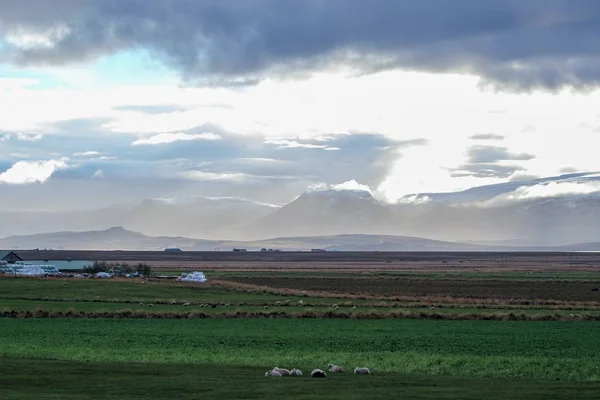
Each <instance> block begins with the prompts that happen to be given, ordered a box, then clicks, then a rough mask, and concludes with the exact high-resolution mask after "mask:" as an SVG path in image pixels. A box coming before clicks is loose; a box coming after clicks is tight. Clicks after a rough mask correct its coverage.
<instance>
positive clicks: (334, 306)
mask: <svg viewBox="0 0 600 400" xmlns="http://www.w3.org/2000/svg"><path fill="white" fill-rule="evenodd" d="M332 307H333V309H334V310H338V309H339V308H340V306H338V305H337V304H334V305H333V306H332Z"/></svg>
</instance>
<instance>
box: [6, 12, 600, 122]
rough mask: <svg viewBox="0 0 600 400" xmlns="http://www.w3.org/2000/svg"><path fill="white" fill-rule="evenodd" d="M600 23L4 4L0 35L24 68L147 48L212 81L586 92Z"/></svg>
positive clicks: (588, 17)
mask: <svg viewBox="0 0 600 400" xmlns="http://www.w3.org/2000/svg"><path fill="white" fill-rule="evenodd" d="M599 19H600V5H599V4H598V2H597V1H595V0H579V1H575V2H566V1H563V0H530V1H520V0H498V1H493V2H489V1H479V0H458V1H454V2H448V1H445V0H407V1H401V2H398V1H389V0H372V1H369V2H365V1H362V0H329V1H320V0H306V1H301V2H297V1H285V0H284V1H280V0H248V1H244V2H239V1H233V0H194V1H192V0H170V1H152V2H148V1H145V0H96V1H93V2H92V1H84V0H56V1H52V2H48V1H46V0H5V1H2V2H1V4H0V35H3V36H4V43H5V47H6V48H5V50H4V52H3V53H4V54H8V55H9V57H11V58H12V60H13V62H15V63H19V64H21V65H28V64H40V63H41V64H55V65H59V64H60V65H62V64H64V63H75V62H80V61H82V60H91V59H95V58H97V57H100V56H102V55H106V54H114V53H116V52H119V51H122V50H132V49H136V50H137V49H144V50H148V51H150V52H151V53H152V54H153V55H154V57H156V58H159V59H161V60H162V61H164V62H165V63H166V64H168V65H172V66H175V67H176V68H178V69H179V70H180V71H181V73H182V74H183V76H184V77H186V78H187V79H189V80H191V81H201V82H204V83H226V84H239V83H249V82H250V83H251V82H256V81H257V80H260V79H262V78H263V77H265V76H266V75H279V76H281V75H290V74H291V75H295V74H297V73H299V72H300V73H301V72H305V71H309V70H311V69H314V68H322V67H327V66H332V65H340V64H344V65H347V66H351V67H353V68H356V70H358V71H362V72H371V71H376V70H381V69H389V68H396V67H401V68H408V69H414V70H422V71H450V72H468V73H474V74H476V75H478V76H481V77H483V78H484V79H485V80H486V81H487V82H490V83H493V84H498V85H501V86H508V87H513V88H531V87H546V88H557V87H560V86H563V85H573V86H576V87H580V88H583V87H586V86H588V85H597V83H598V82H599V79H600V72H598V71H600V69H599V68H598V65H599V63H600V43H599V42H598V40H597V37H598V36H599V34H600V23H598V22H599ZM151 112H152V110H151Z"/></svg>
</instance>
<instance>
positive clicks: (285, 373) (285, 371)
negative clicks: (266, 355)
mask: <svg viewBox="0 0 600 400" xmlns="http://www.w3.org/2000/svg"><path fill="white" fill-rule="evenodd" d="M272 371H275V372H279V373H280V374H281V376H289V375H290V370H289V369H285V368H279V367H275V368H273V370H272Z"/></svg>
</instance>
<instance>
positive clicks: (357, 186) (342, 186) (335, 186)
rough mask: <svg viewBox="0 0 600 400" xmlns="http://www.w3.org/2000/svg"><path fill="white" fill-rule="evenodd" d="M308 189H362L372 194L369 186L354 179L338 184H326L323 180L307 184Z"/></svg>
mask: <svg viewBox="0 0 600 400" xmlns="http://www.w3.org/2000/svg"><path fill="white" fill-rule="evenodd" d="M309 190H338V191H339V190H363V191H365V192H369V193H371V194H372V190H371V188H370V187H369V186H367V185H363V184H361V183H358V182H357V181H356V180H355V179H352V180H349V181H346V182H342V183H338V184H328V183H325V182H319V183H314V184H312V185H310V186H309Z"/></svg>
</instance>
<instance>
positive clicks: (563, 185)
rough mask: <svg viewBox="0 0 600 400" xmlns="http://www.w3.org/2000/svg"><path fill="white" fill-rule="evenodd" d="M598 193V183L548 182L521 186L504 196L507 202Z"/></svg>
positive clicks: (599, 185) (599, 183) (599, 187)
mask: <svg viewBox="0 0 600 400" xmlns="http://www.w3.org/2000/svg"><path fill="white" fill-rule="evenodd" d="M599 191H600V182H585V183H575V182H550V183H546V184H539V185H534V186H521V187H519V188H518V189H516V190H515V191H513V192H511V193H509V194H507V195H505V198H506V199H508V200H522V199H533V198H540V197H556V196H565V195H577V194H590V193H595V192H599Z"/></svg>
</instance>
